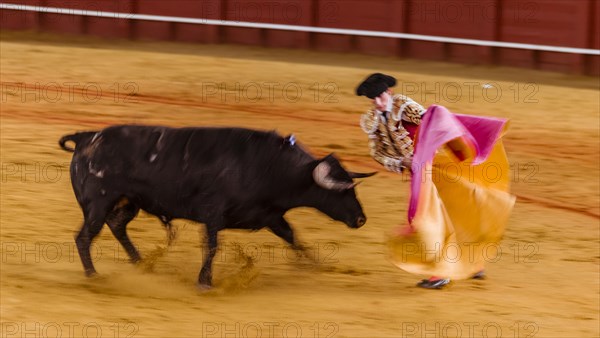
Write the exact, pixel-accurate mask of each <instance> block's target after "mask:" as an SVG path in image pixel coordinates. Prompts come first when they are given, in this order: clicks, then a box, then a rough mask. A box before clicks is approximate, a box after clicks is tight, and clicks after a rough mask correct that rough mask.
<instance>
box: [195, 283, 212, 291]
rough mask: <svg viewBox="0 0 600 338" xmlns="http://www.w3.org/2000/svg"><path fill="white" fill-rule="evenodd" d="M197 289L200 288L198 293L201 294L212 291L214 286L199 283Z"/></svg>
mask: <svg viewBox="0 0 600 338" xmlns="http://www.w3.org/2000/svg"><path fill="white" fill-rule="evenodd" d="M196 287H197V288H198V291H200V292H206V291H210V290H212V285H210V284H205V283H197V284H196Z"/></svg>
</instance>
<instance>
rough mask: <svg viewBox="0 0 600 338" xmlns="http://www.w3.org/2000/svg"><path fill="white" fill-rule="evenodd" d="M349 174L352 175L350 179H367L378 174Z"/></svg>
mask: <svg viewBox="0 0 600 338" xmlns="http://www.w3.org/2000/svg"><path fill="white" fill-rule="evenodd" d="M348 174H349V175H350V178H365V177H371V176H373V175H375V174H377V172H376V171H374V172H372V173H354V172H351V171H349V172H348Z"/></svg>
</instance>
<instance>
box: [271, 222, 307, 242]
mask: <svg viewBox="0 0 600 338" xmlns="http://www.w3.org/2000/svg"><path fill="white" fill-rule="evenodd" d="M269 229H271V231H273V233H274V234H275V235H277V236H279V237H280V238H282V239H283V240H284V241H286V242H288V243H289V244H290V245H291V247H292V248H294V249H296V250H302V249H303V247H302V245H300V243H298V241H297V239H296V237H295V236H294V230H292V228H291V227H290V224H289V223H288V222H287V221H286V220H285V219H284V218H283V217H279V218H277V219H275V220H273V221H272V223H271V224H269Z"/></svg>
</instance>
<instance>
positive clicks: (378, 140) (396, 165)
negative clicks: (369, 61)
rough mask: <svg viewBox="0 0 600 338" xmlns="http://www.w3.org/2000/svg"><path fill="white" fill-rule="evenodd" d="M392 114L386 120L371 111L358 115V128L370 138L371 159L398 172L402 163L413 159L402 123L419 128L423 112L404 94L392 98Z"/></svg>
mask: <svg viewBox="0 0 600 338" xmlns="http://www.w3.org/2000/svg"><path fill="white" fill-rule="evenodd" d="M393 100H394V101H393V107H394V111H392V112H390V114H389V116H388V117H387V119H386V118H385V117H384V116H383V115H382V113H381V112H379V111H377V110H376V109H375V108H371V109H370V110H369V111H367V112H366V113H365V114H363V115H362V116H361V121H360V125H361V128H362V129H363V131H364V132H365V133H367V134H368V135H369V150H370V154H371V157H373V159H374V160H375V161H377V162H379V163H380V164H381V165H383V166H384V167H385V168H386V169H387V170H389V171H393V172H401V171H402V169H403V168H404V166H403V164H402V160H403V159H405V158H412V155H413V151H414V149H413V141H412V139H411V138H410V136H409V133H408V131H407V130H406V129H405V128H404V127H403V126H402V120H404V121H407V122H410V123H414V124H416V125H419V124H420V123H421V115H423V113H424V112H425V108H423V107H422V106H421V105H420V104H418V103H417V102H415V101H413V100H412V99H411V98H409V97H407V96H405V95H394V97H393Z"/></svg>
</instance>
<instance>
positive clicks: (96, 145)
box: [59, 125, 374, 288]
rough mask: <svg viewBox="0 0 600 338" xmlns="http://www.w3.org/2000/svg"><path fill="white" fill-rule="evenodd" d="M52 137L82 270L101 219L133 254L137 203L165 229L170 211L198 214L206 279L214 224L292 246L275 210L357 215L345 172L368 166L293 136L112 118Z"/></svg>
mask: <svg viewBox="0 0 600 338" xmlns="http://www.w3.org/2000/svg"><path fill="white" fill-rule="evenodd" d="M67 142H74V143H75V147H69V146H67ZM59 144H60V146H61V147H62V148H63V149H65V150H67V151H72V152H73V153H74V154H73V159H72V162H71V167H70V173H71V183H72V186H73V190H74V192H75V196H76V198H77V201H78V203H79V205H80V207H81V209H82V211H83V216H84V221H83V226H82V228H81V231H80V232H79V234H78V235H77V237H76V239H75V241H76V244H77V249H78V252H79V256H80V258H81V261H82V263H83V267H84V270H85V273H86V275H87V276H91V275H94V274H95V273H96V270H95V268H94V265H93V263H92V260H91V256H90V245H91V242H92V240H93V239H94V237H96V235H97V234H98V233H99V232H100V230H101V229H102V226H103V225H104V224H105V223H106V224H108V226H109V228H110V229H111V231H112V233H113V234H114V236H115V237H116V238H117V240H118V241H119V242H120V243H121V245H122V246H123V248H124V249H125V251H126V252H127V254H128V255H129V257H130V259H131V261H132V262H134V263H135V262H139V261H140V259H141V258H140V254H139V252H138V251H137V249H136V248H135V246H134V245H133V244H132V243H131V240H130V239H129V236H128V235H127V224H128V223H129V222H130V221H131V220H133V219H134V218H135V217H136V216H137V214H138V213H139V211H140V210H144V211H146V212H148V213H150V214H152V215H155V216H157V217H158V218H159V219H160V220H161V222H162V223H163V224H164V225H165V227H166V228H167V229H168V230H170V229H171V226H172V225H171V221H172V220H173V219H188V220H192V221H195V222H198V223H203V224H205V227H206V244H207V253H206V255H205V259H204V263H203V265H202V268H201V270H200V274H199V276H198V283H199V285H200V286H202V287H206V288H209V287H210V286H211V284H212V262H213V259H214V256H215V254H216V251H217V247H218V233H219V231H221V230H223V229H248V230H258V229H262V228H264V227H266V228H268V229H269V230H271V231H272V232H273V233H274V234H275V235H277V236H279V237H281V238H282V239H284V240H285V241H286V242H287V243H289V245H291V246H292V247H293V248H294V249H298V250H302V249H303V248H302V246H301V244H300V243H299V242H298V241H297V239H296V237H295V235H294V231H293V230H292V228H291V227H290V225H289V223H288V222H287V221H286V219H285V218H284V215H285V214H286V212H287V211H289V210H290V209H294V208H297V207H311V208H315V209H317V210H319V211H321V212H323V213H324V214H326V215H328V216H329V217H331V218H332V219H334V220H336V221H340V222H344V223H346V225H348V227H350V228H359V227H361V226H363V225H364V224H365V222H366V216H365V214H364V213H363V210H362V206H361V204H360V202H359V201H358V199H357V197H356V193H355V190H354V187H355V185H356V183H355V182H353V179H355V178H364V177H369V176H372V175H373V174H374V173H370V174H359V173H352V172H348V171H346V170H345V169H344V168H343V167H342V165H341V164H340V162H339V161H338V159H337V158H336V157H335V156H333V155H328V156H326V157H324V158H322V159H316V158H314V157H313V156H312V155H310V154H309V153H308V152H307V151H306V150H305V149H304V148H303V147H302V146H300V145H299V144H297V143H296V141H295V138H294V137H293V136H288V137H285V138H284V137H282V136H280V135H278V134H277V133H275V132H264V131H258V130H249V129H242V128H178V129H176V128H168V127H161V126H141V125H121V126H112V127H108V128H106V129H103V130H101V131H90V132H80V133H76V134H72V135H66V136H64V137H63V138H61V140H60V141H59ZM170 233H171V232H170ZM171 239H172V238H171Z"/></svg>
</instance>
